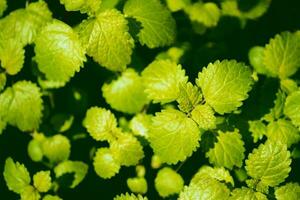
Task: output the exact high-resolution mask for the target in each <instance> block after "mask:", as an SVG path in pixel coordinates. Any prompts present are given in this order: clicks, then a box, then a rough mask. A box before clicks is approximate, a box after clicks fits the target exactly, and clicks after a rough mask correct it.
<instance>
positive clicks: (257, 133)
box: [248, 120, 267, 143]
mask: <svg viewBox="0 0 300 200" xmlns="http://www.w3.org/2000/svg"><path fill="white" fill-rule="evenodd" d="M248 124H249V131H250V132H251V136H252V137H253V141H254V143H256V142H258V140H261V139H262V138H263V136H264V135H266V134H267V126H266V125H265V124H264V123H263V122H262V121H260V120H254V121H248Z"/></svg>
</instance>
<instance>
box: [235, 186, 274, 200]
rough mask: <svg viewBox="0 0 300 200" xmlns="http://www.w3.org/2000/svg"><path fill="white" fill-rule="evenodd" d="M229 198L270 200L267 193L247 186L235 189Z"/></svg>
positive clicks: (236, 199) (237, 199)
mask: <svg viewBox="0 0 300 200" xmlns="http://www.w3.org/2000/svg"><path fill="white" fill-rule="evenodd" d="M229 200H268V198H267V197H266V195H264V194H263V193H260V192H255V191H254V190H252V189H250V188H246V187H242V188H237V189H234V190H233V191H232V192H231V196H230V198H229Z"/></svg>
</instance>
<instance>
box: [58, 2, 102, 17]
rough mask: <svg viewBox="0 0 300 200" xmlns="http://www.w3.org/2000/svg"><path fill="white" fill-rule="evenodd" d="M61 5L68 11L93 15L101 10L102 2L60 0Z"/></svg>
mask: <svg viewBox="0 0 300 200" xmlns="http://www.w3.org/2000/svg"><path fill="white" fill-rule="evenodd" d="M60 3H61V4H63V5H64V6H65V8H66V10H67V11H80V12H81V13H88V14H89V15H93V14H95V13H96V12H97V11H98V10H99V9H100V6H101V3H102V0H60Z"/></svg>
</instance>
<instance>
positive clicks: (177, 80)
mask: <svg viewBox="0 0 300 200" xmlns="http://www.w3.org/2000/svg"><path fill="white" fill-rule="evenodd" d="M142 77H143V81H144V84H145V88H146V89H145V92H146V93H147V95H148V97H149V99H152V100H153V102H154V103H157V102H161V103H168V102H171V101H174V100H176V99H177V98H178V97H179V95H180V85H181V84H185V83H186V82H187V79H188V77H186V76H185V70H183V69H182V67H181V65H177V64H176V63H174V62H171V61H170V60H157V61H154V62H152V63H151V64H150V65H148V66H147V67H146V68H145V69H144V71H143V72H142Z"/></svg>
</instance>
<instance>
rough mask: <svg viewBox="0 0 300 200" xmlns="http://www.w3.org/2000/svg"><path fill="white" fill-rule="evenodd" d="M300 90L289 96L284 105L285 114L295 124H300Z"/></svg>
mask: <svg viewBox="0 0 300 200" xmlns="http://www.w3.org/2000/svg"><path fill="white" fill-rule="evenodd" d="M299 102H300V91H299V90H298V91H296V92H293V93H291V94H290V95H288V96H287V98H286V101H285V105H284V110H283V112H284V114H285V115H286V116H287V117H288V118H290V119H291V120H292V122H293V124H294V125H295V126H297V127H299V126H300V103H299Z"/></svg>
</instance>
